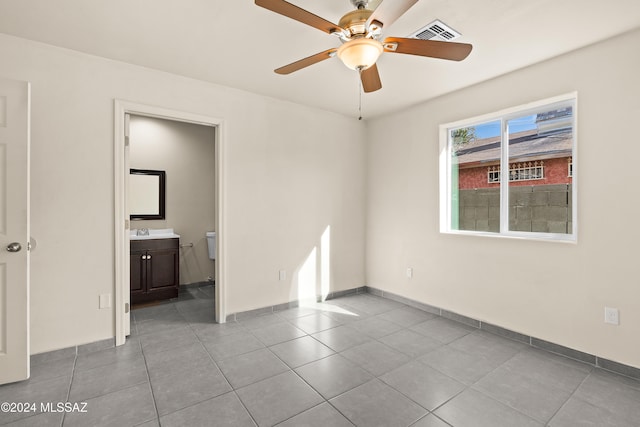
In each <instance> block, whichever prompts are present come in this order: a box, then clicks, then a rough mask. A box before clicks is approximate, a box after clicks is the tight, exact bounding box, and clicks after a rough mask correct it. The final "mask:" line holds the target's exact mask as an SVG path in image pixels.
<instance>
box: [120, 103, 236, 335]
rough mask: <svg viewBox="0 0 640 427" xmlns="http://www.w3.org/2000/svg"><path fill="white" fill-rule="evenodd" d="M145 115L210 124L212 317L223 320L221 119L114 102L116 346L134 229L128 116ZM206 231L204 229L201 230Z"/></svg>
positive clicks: (124, 316) (125, 320) (125, 308)
mask: <svg viewBox="0 0 640 427" xmlns="http://www.w3.org/2000/svg"><path fill="white" fill-rule="evenodd" d="M132 115H133V116H136V117H147V118H153V119H163V120H169V121H173V122H182V123H188V124H196V125H203V126H208V127H212V128H213V129H214V132H213V141H211V143H213V144H214V169H215V190H214V193H215V197H214V198H215V201H214V204H215V209H214V210H215V220H214V222H215V229H216V234H217V236H216V240H217V245H216V246H217V253H216V260H215V273H214V281H215V298H214V299H215V320H216V322H218V323H223V322H224V321H225V319H226V311H225V289H224V286H225V271H226V269H225V252H226V251H225V250H224V247H225V245H224V237H225V228H224V218H225V215H224V210H225V203H224V196H225V185H224V169H223V168H224V152H225V150H224V133H223V120H221V119H219V118H213V117H207V116H201V115H197V114H192V113H186V112H181V111H174V110H168V109H164V108H158V107H152V106H147V105H142V104H134V103H130V102H126V101H120V100H116V101H115V120H114V122H115V123H114V124H115V129H114V166H115V173H114V177H115V180H114V181H115V182H114V188H115V215H114V217H115V233H114V234H115V270H116V277H115V282H116V283H115V298H114V301H115V310H114V311H115V326H116V345H121V344H124V342H125V338H126V336H127V335H128V334H129V332H130V301H129V296H130V294H129V291H130V265H129V260H130V249H129V235H128V233H129V230H130V229H131V228H134V225H133V224H132V223H131V222H130V220H129V217H128V216H127V213H128V212H129V206H128V194H127V191H128V188H129V187H128V179H129V169H130V164H129V160H130V159H129V136H130V135H129V133H128V132H129V117H130V116H132ZM204 231H208V230H203V232H204Z"/></svg>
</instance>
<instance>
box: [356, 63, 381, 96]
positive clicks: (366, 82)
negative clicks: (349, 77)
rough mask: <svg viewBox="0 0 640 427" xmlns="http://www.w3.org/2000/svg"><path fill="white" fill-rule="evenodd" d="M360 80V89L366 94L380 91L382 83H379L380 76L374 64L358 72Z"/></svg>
mask: <svg viewBox="0 0 640 427" xmlns="http://www.w3.org/2000/svg"><path fill="white" fill-rule="evenodd" d="M360 80H361V81H362V89H363V90H364V91H365V92H367V93H369V92H375V91H376V90H378V89H382V82H381V81H380V74H379V73H378V67H377V66H376V64H373V65H372V66H371V67H369V68H367V69H366V70H362V71H361V72H360Z"/></svg>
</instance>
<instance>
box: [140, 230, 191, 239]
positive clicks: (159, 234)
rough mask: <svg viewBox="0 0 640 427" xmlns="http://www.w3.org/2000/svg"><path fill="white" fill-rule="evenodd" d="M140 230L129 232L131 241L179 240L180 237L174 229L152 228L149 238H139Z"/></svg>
mask: <svg viewBox="0 0 640 427" xmlns="http://www.w3.org/2000/svg"><path fill="white" fill-rule="evenodd" d="M137 233H138V230H136V229H133V230H129V239H131V240H153V239H179V238H180V235H179V234H176V233H175V232H174V231H173V228H156V229H153V228H150V229H149V235H148V236H138V235H137Z"/></svg>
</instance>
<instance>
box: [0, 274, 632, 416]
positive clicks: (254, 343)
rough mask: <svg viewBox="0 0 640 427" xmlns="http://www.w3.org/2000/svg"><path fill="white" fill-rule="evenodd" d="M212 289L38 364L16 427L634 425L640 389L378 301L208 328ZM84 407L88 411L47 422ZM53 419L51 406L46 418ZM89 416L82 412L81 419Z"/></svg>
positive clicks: (4, 395) (1, 394) (141, 314)
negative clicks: (27, 406)
mask: <svg viewBox="0 0 640 427" xmlns="http://www.w3.org/2000/svg"><path fill="white" fill-rule="evenodd" d="M213 319H214V316H213V287H211V286H208V287H201V288H190V289H188V290H187V291H184V292H182V293H181V295H180V297H179V298H177V299H175V300H172V301H170V302H168V303H164V304H159V305H156V306H149V307H145V308H140V309H136V310H134V311H132V334H131V336H130V337H129V338H128V340H127V343H126V344H125V345H124V346H121V347H116V348H100V347H101V346H99V345H96V346H95V348H94V347H92V346H89V347H81V351H79V352H78V353H79V354H76V351H75V350H73V351H70V350H60V351H57V352H52V353H47V354H43V355H36V356H33V357H32V377H31V379H29V380H28V381H24V382H20V383H14V384H9V385H4V386H0V402H21V403H34V404H35V405H36V409H37V411H36V413H33V412H29V413H6V412H2V413H0V424H1V425H10V426H91V427H94V426H119V427H120V426H216V427H223V426H231V427H241V426H256V425H258V426H273V425H278V426H291V427H300V426H311V427H312V426H321V427H340V426H353V425H355V426H362V427H373V426H384V427H387V426H388V427H402V426H417V427H426V426H430V427H445V426H455V427H460V426H473V427H482V426H490V427H496V426H508V427H521V426H553V427H563V426H597V427H605V426H611V427H614V426H615V427H624V426H638V425H640V382H639V381H637V380H634V379H631V378H627V377H623V376H620V375H616V374H612V373H609V372H607V371H604V370H601V369H596V368H593V367H592V366H590V365H586V364H583V363H581V362H577V361H574V360H571V359H568V358H564V357H561V356H556V355H554V354H551V353H547V352H543V351H540V350H536V349H534V348H531V347H529V346H526V345H524V344H521V343H518V342H515V341H510V340H507V339H505V338H502V337H499V336H496V335H492V334H490V333H487V332H484V331H480V330H477V329H473V328H470V327H468V326H465V325H463V324H460V323H456V322H454V321H450V320H447V319H444V318H441V317H437V316H434V315H432V314H428V313H425V312H422V311H420V310H417V309H414V308H411V307H408V306H406V305H403V304H400V303H397V302H395V301H391V300H387V299H383V298H379V297H376V296H373V295H371V294H353V295H349V296H345V297H342V298H338V299H334V300H330V301H326V302H324V303H319V304H313V305H311V306H304V307H299V308H294V309H289V310H284V311H280V312H274V313H271V314H265V315H262V316H259V317H254V318H247V319H245V320H240V321H234V322H228V323H226V324H215V323H213ZM57 402H71V403H72V404H73V403H79V404H83V403H86V408H85V410H86V412H67V413H64V412H55V411H51V410H49V411H44V412H42V411H40V409H42V408H41V404H43V405H45V409H46V405H47V404H48V403H52V404H53V405H54V407H55V404H56V403H57ZM50 409H51V408H50ZM79 409H81V408H79Z"/></svg>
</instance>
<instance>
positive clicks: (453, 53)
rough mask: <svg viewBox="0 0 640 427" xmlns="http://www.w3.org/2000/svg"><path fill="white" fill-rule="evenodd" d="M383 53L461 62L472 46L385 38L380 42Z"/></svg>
mask: <svg viewBox="0 0 640 427" xmlns="http://www.w3.org/2000/svg"><path fill="white" fill-rule="evenodd" d="M382 44H383V45H384V51H385V52H392V53H407V54H409V55H419V56H428V57H429V58H440V59H448V60H451V61H462V60H463V59H465V58H466V57H467V56H469V53H471V49H473V46H471V45H470V44H467V43H455V42H440V41H435V40H421V39H407V38H401V37H387V38H386V39H384V42H382Z"/></svg>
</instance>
